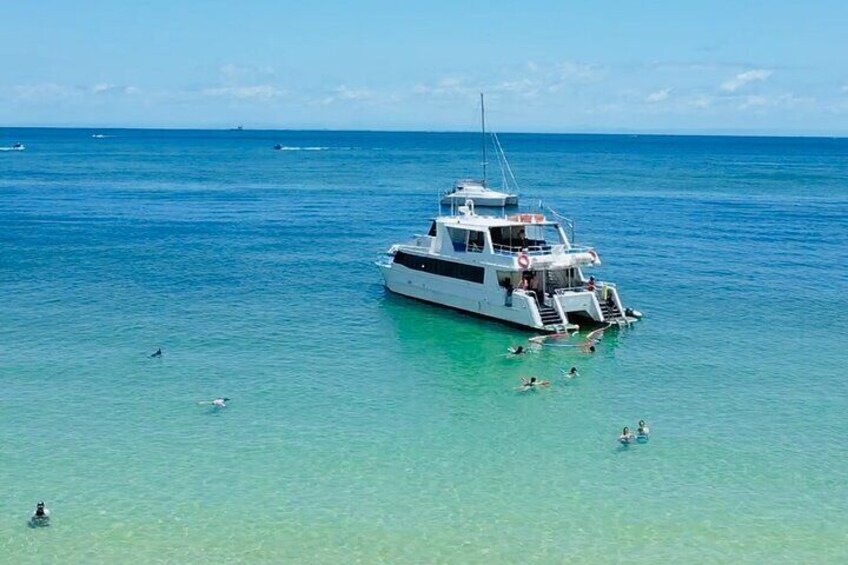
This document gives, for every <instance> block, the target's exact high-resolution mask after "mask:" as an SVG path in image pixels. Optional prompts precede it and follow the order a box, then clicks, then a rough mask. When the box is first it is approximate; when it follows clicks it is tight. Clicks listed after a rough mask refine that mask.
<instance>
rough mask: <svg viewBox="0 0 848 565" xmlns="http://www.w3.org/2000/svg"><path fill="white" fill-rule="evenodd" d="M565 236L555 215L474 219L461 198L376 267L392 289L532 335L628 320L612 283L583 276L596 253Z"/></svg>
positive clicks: (568, 224) (630, 313) (597, 260)
mask: <svg viewBox="0 0 848 565" xmlns="http://www.w3.org/2000/svg"><path fill="white" fill-rule="evenodd" d="M564 226H565V227H569V228H571V229H572V237H571V239H569V237H568V235H567V233H566V230H565V227H564ZM573 239H574V238H573V223H571V222H570V221H569V220H567V219H566V218H562V217H560V216H558V215H554V217H553V218H551V219H548V218H547V217H545V215H543V214H513V215H508V216H504V217H495V216H482V215H477V214H476V213H475V211H474V204H473V202H470V201H469V202H467V203H466V204H465V205H464V206H462V207H460V208H459V213H458V214H456V215H450V216H440V217H437V218H436V219H435V220H433V221H432V222H431V224H430V229H429V231H428V232H427V234H426V235H418V236H415V237H414V238H413V239H412V240H411V241H409V242H407V243H404V244H398V245H392V246H391V248H389V250H388V251H387V253H386V255H385V257H384V258H383V259H382V260H381V261H378V263H377V265H378V267H379V268H380V271H381V272H382V275H383V279H384V280H385V285H386V288H388V289H389V290H390V291H392V292H395V293H397V294H401V295H404V296H408V297H411V298H417V299H419V300H423V301H425V302H430V303H433V304H440V305H442V306H447V307H451V308H454V309H457V310H462V311H465V312H470V313H473V314H476V315H479V316H484V317H488V318H495V319H497V320H502V321H504V322H508V323H511V324H514V325H518V326H523V327H526V328H530V329H533V330H537V331H543V332H565V331H569V330H577V329H580V327H581V325H590V326H593V325H603V324H619V325H621V324H628V323H630V322H634V321H635V320H636V319H637V318H638V316H639V314H638V313H637V312H635V311H633V310H630V309H628V308H625V307H624V305H623V304H622V302H621V297H620V295H619V293H618V289H617V288H616V286H615V284H613V283H611V282H604V281H600V280H595V278H594V277H587V276H586V274H585V273H584V269H588V268H592V267H596V266H598V265H600V264H601V260H600V257H599V256H598V253H597V252H596V251H595V250H594V249H592V248H590V247H578V246H576V245H573V244H572V240H573Z"/></svg>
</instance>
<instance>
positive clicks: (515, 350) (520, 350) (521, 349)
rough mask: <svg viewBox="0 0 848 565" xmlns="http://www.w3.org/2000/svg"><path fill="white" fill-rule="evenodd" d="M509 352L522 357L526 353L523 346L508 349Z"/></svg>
mask: <svg viewBox="0 0 848 565" xmlns="http://www.w3.org/2000/svg"><path fill="white" fill-rule="evenodd" d="M509 352H510V353H512V354H513V355H522V354H524V353H527V349H525V348H524V346H523V345H517V346H515V347H510V348H509Z"/></svg>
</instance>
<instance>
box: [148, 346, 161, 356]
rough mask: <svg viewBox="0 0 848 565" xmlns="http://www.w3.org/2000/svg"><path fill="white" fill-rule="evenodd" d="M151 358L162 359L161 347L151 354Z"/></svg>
mask: <svg viewBox="0 0 848 565" xmlns="http://www.w3.org/2000/svg"><path fill="white" fill-rule="evenodd" d="M150 357H162V348H161V347H160V348H159V349H157V350H156V351H154V352H153V353H151V354H150Z"/></svg>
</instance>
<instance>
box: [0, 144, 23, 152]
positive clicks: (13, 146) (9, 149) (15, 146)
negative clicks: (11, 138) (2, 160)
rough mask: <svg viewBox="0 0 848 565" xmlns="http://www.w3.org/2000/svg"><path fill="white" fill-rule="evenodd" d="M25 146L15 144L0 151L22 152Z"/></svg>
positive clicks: (0, 148)
mask: <svg viewBox="0 0 848 565" xmlns="http://www.w3.org/2000/svg"><path fill="white" fill-rule="evenodd" d="M24 149H26V146H25V145H24V144H23V143H15V144H13V145H11V146H9V147H0V151H23V150H24Z"/></svg>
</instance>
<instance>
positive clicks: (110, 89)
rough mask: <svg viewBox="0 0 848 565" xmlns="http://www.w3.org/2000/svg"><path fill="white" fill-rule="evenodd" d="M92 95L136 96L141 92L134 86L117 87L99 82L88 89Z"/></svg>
mask: <svg viewBox="0 0 848 565" xmlns="http://www.w3.org/2000/svg"><path fill="white" fill-rule="evenodd" d="M89 92H91V93H92V94H138V93H140V92H141V90H140V89H139V88H137V87H135V86H118V85H114V84H109V83H108V82H101V83H98V84H95V85H94V86H92V87H91V88H90V89H89Z"/></svg>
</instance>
